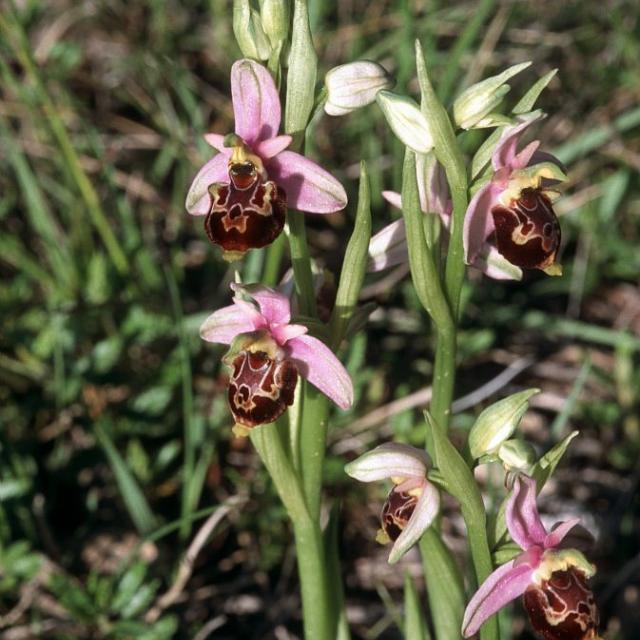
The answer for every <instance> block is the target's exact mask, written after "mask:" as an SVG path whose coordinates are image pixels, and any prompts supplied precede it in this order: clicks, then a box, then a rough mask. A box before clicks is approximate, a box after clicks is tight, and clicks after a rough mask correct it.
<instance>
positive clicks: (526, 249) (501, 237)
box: [491, 187, 560, 269]
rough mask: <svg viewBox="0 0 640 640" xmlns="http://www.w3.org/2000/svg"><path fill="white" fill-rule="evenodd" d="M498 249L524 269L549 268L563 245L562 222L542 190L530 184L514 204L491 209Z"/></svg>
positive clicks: (512, 262)
mask: <svg viewBox="0 0 640 640" xmlns="http://www.w3.org/2000/svg"><path fill="white" fill-rule="evenodd" d="M491 215H492V216H493V222H494V225H495V229H496V232H495V233H496V245H497V247H498V251H499V252H500V253H501V254H502V255H503V256H504V257H505V258H506V259H507V260H508V261H509V262H511V264H514V265H516V266H517V267H522V268H523V269H546V268H547V267H549V266H551V265H552V264H553V263H554V262H555V259H556V254H557V253H558V248H559V247H560V225H559V224H558V219H557V217H556V214H555V212H554V211H553V207H552V206H551V200H549V198H548V197H547V196H546V195H545V194H544V193H542V191H541V190H540V189H534V188H531V187H528V188H526V189H523V190H522V191H521V192H520V197H519V198H518V199H517V200H513V201H512V203H511V206H509V207H505V206H502V205H496V206H494V207H493V208H492V209H491Z"/></svg>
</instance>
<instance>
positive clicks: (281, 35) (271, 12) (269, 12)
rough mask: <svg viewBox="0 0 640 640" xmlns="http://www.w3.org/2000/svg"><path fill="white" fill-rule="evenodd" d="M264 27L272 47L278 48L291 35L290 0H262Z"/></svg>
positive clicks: (261, 13)
mask: <svg viewBox="0 0 640 640" xmlns="http://www.w3.org/2000/svg"><path fill="white" fill-rule="evenodd" d="M260 15H261V17H262V28H263V30H264V33H265V34H266V36H267V38H269V42H270V43H271V46H272V48H274V49H275V48H276V47H277V46H278V45H279V44H280V43H281V42H283V41H284V40H286V39H287V36H288V35H289V2H288V0H260Z"/></svg>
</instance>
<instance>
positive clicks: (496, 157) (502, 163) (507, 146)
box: [491, 113, 542, 171]
mask: <svg viewBox="0 0 640 640" xmlns="http://www.w3.org/2000/svg"><path fill="white" fill-rule="evenodd" d="M541 117H542V114H541V113H538V114H536V115H534V116H533V117H529V118H526V119H524V120H522V121H521V122H519V123H517V124H514V125H511V126H509V127H505V128H504V131H503V132H502V136H501V137H500V140H499V142H498V144H497V145H496V148H495V150H494V152H493V156H492V158H491V164H492V165H493V169H494V170H495V171H497V170H498V169H501V168H502V167H507V168H508V169H515V168H516V167H514V166H513V162H514V160H515V158H516V148H517V146H518V142H520V138H521V137H522V134H523V133H524V132H525V131H526V129H527V128H528V127H529V126H531V125H532V124H533V123H534V122H536V121H537V120H539V119H540V118H541ZM518 168H521V167H518Z"/></svg>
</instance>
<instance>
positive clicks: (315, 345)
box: [200, 284, 353, 435]
mask: <svg viewBox="0 0 640 640" xmlns="http://www.w3.org/2000/svg"><path fill="white" fill-rule="evenodd" d="M231 288H232V289H233V291H234V292H235V296H234V299H233V304H232V305H230V306H228V307H223V308H222V309H218V310H217V311H215V312H214V313H212V314H211V315H210V316H209V317H208V318H207V319H206V320H205V321H204V323H203V324H202V326H201V327H200V336H201V337H202V338H203V339H204V340H207V341H208V342H220V343H222V344H229V345H231V348H230V349H229V351H228V352H227V354H226V355H225V357H224V362H225V364H227V365H229V367H230V368H231V369H232V374H231V379H230V381H229V405H230V408H231V412H232V414H233V417H234V418H235V421H236V429H235V432H236V433H237V434H238V435H246V431H247V430H248V429H250V428H251V427H254V426H257V425H259V424H265V423H269V422H273V421H274V420H276V419H277V418H278V417H279V416H281V415H282V414H283V413H284V412H285V411H286V409H287V407H288V406H290V405H291V404H292V403H293V393H294V390H295V387H296V384H297V380H298V375H301V376H302V377H303V378H306V379H307V380H308V381H309V382H310V383H311V384H312V385H314V386H315V387H317V388H318V389H319V390H320V391H322V393H324V394H325V395H326V396H328V397H329V398H330V399H331V400H333V402H335V404H337V405H338V406H339V407H340V408H342V409H348V408H349V407H350V406H351V405H352V403H353V385H352V383H351V378H350V377H349V374H348V373H347V371H346V369H345V368H344V367H343V366H342V364H341V363H340V361H339V360H338V358H336V356H335V355H334V354H333V352H332V351H331V349H329V347H327V346H326V345H325V344H324V343H323V342H321V341H320V340H318V339H317V338H314V337H313V336H310V335H307V327H304V326H302V325H300V324H292V323H291V322H290V321H291V307H290V303H289V299H288V298H287V297H286V296H284V295H282V294H281V293H279V292H277V291H275V290H273V289H270V288H269V287H264V286H261V285H248V286H241V285H238V284H232V285H231Z"/></svg>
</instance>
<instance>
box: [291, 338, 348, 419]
mask: <svg viewBox="0 0 640 640" xmlns="http://www.w3.org/2000/svg"><path fill="white" fill-rule="evenodd" d="M286 346H287V350H288V352H289V357H290V358H291V359H292V360H293V361H294V362H295V363H296V366H297V367H298V371H299V373H300V375H301V376H302V377H303V378H306V379H307V380H308V381H309V382H310V383H311V384H312V385H313V386H314V387H317V388H318V389H319V390H320V391H322V393H324V394H325V395H326V396H327V397H328V398H330V399H331V400H332V401H333V402H335V404H337V405H338V406H339V407H340V408H341V409H348V408H349V407H350V406H351V405H352V404H353V384H352V382H351V378H350V377H349V374H348V373H347V370H346V369H345V368H344V367H343V366H342V363H341V362H340V360H338V358H336V356H335V355H334V353H333V351H331V349H329V347H327V346H326V345H325V344H324V343H323V342H321V341H320V340H318V339H317V338H314V337H313V336H309V335H303V336H298V337H297V338H293V339H292V340H289V342H287V345H286Z"/></svg>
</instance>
